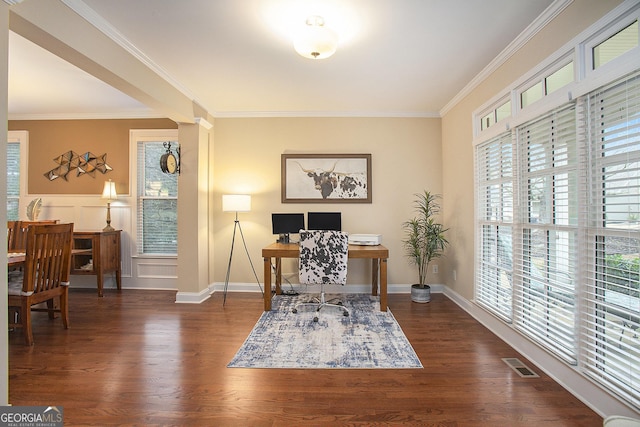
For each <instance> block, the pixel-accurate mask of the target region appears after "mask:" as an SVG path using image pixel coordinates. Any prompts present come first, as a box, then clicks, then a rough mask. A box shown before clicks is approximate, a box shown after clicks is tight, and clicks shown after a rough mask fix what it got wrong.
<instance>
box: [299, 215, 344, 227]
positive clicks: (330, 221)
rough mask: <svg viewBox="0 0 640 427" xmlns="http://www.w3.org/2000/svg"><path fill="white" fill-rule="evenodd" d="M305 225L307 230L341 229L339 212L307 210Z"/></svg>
mask: <svg viewBox="0 0 640 427" xmlns="http://www.w3.org/2000/svg"><path fill="white" fill-rule="evenodd" d="M307 227H308V229H309V230H335V231H341V230H342V214H341V212H308V213H307Z"/></svg>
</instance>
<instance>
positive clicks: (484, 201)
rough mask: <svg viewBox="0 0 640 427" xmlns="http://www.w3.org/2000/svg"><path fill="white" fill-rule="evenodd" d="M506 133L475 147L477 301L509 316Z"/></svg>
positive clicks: (509, 217) (508, 135)
mask: <svg viewBox="0 0 640 427" xmlns="http://www.w3.org/2000/svg"><path fill="white" fill-rule="evenodd" d="M512 144H513V143H512V140H511V133H505V134H503V135H501V136H498V137H497V138H494V139H493V140H490V141H488V142H486V143H484V144H482V145H479V146H477V148H476V183H477V186H476V189H477V194H476V200H477V213H476V217H477V219H478V225H479V227H478V232H479V235H478V239H477V241H478V244H479V250H478V251H477V254H478V260H477V262H476V266H477V268H476V288H475V298H476V301H477V302H478V303H479V304H481V305H483V306H484V307H486V308H487V309H489V310H491V311H492V312H494V313H495V314H496V315H498V316H500V317H502V318H503V319H505V320H507V321H510V320H511V318H512V308H511V306H512V286H513V280H512V274H513V272H512V259H513V255H512V235H513V201H514V194H513V190H514V185H513V179H514V177H513V146H512Z"/></svg>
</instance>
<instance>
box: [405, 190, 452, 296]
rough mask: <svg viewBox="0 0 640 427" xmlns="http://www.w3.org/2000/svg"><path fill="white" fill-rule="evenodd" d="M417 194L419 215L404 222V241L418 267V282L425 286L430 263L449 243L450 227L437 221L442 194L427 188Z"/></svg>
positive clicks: (416, 203) (407, 251)
mask: <svg viewBox="0 0 640 427" xmlns="http://www.w3.org/2000/svg"><path fill="white" fill-rule="evenodd" d="M415 196H416V200H415V201H414V207H415V210H416V213H417V215H416V216H415V217H414V218H413V219H411V220H409V221H406V222H404V223H403V224H402V227H403V229H404V230H405V232H406V239H405V240H403V241H402V243H403V245H404V249H405V254H406V256H407V257H408V258H409V261H410V262H411V264H414V265H416V267H417V268H418V282H419V283H418V284H419V285H420V287H421V288H424V287H425V286H426V279H427V272H428V271H429V263H430V262H431V261H432V260H434V259H435V258H438V257H440V256H441V255H442V253H443V252H444V250H445V248H446V247H447V245H448V244H449V242H448V240H447V239H446V238H445V235H444V234H445V232H446V231H447V230H448V229H447V228H444V226H443V225H442V224H440V223H438V222H436V217H437V216H438V214H439V213H440V205H439V204H438V199H439V198H440V196H439V195H436V194H432V193H430V192H429V191H427V190H425V191H424V193H419V194H416V195H415Z"/></svg>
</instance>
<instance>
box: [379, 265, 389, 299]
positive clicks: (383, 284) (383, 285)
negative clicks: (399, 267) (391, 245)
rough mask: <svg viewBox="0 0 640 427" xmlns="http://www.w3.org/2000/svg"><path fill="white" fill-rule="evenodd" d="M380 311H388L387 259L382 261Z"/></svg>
mask: <svg viewBox="0 0 640 427" xmlns="http://www.w3.org/2000/svg"><path fill="white" fill-rule="evenodd" d="M380 311H387V259H386V258H385V259H381V260H380Z"/></svg>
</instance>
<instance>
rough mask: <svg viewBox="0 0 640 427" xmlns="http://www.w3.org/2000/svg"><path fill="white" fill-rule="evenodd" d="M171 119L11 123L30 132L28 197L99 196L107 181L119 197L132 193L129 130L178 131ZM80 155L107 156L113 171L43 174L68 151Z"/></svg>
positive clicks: (54, 166)
mask: <svg viewBox="0 0 640 427" xmlns="http://www.w3.org/2000/svg"><path fill="white" fill-rule="evenodd" d="M176 128H177V125H176V124H175V123H174V122H173V121H171V120H168V119H121V120H12V121H9V130H26V131H28V132H29V160H28V164H29V168H28V171H29V178H28V187H29V188H28V189H27V192H28V193H29V194H74V195H77V194H100V193H102V188H103V185H104V184H103V183H104V181H106V180H108V179H111V180H113V181H114V182H115V183H116V190H117V192H118V194H128V193H129V130H130V129H176ZM70 150H71V151H74V152H76V153H77V154H79V155H82V154H84V153H86V152H91V153H93V154H95V155H98V156H101V155H103V154H106V155H107V157H106V160H107V164H108V165H109V166H111V167H112V168H113V170H112V171H110V172H108V173H106V174H102V173H101V172H96V173H95V174H94V177H91V176H90V175H81V176H76V173H75V172H73V173H70V174H69V175H68V179H67V180H64V179H62V178H57V179H55V180H53V181H50V180H48V179H47V178H46V177H45V176H44V174H45V173H46V172H48V171H50V170H52V169H55V168H56V167H57V163H56V162H55V161H54V160H53V159H54V158H56V157H58V156H60V155H61V154H63V153H65V152H67V151H70Z"/></svg>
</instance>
